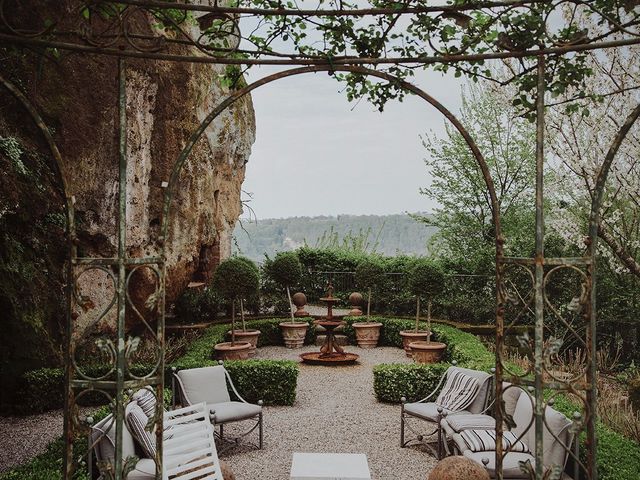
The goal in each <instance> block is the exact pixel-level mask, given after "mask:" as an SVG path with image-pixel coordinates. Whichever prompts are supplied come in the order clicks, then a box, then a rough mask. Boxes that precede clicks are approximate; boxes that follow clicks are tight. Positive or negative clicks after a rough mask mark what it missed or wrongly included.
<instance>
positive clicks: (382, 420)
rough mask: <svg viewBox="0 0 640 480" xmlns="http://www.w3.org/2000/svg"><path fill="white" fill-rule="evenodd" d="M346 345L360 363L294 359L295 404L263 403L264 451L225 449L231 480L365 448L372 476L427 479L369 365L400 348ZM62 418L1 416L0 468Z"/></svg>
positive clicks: (20, 458) (289, 354) (280, 472)
mask: <svg viewBox="0 0 640 480" xmlns="http://www.w3.org/2000/svg"><path fill="white" fill-rule="evenodd" d="M317 350H318V347H315V346H309V347H304V348H302V349H299V350H289V349H286V348H284V347H265V348H261V349H258V355H257V357H256V358H264V359H267V358H268V359H289V360H299V357H298V355H300V354H301V353H305V352H313V351H317ZM347 350H348V351H350V352H353V353H357V354H358V355H360V359H359V363H358V364H356V365H352V366H345V367H322V366H311V365H304V364H301V365H300V375H299V377H298V389H297V400H296V403H295V405H294V406H293V407H265V413H264V427H265V437H264V441H265V444H264V449H263V450H256V449H253V448H249V447H247V446H242V445H240V446H238V447H234V448H232V449H231V450H228V451H226V452H223V454H222V455H221V458H223V459H224V460H226V461H227V462H229V464H230V465H231V467H232V468H233V470H234V472H235V473H236V477H237V480H258V479H259V480H288V478H289V471H290V469H291V459H292V455H293V452H326V453H364V454H366V455H367V459H368V461H369V469H370V470H371V475H372V478H373V479H374V480H422V479H426V478H427V472H429V471H430V470H431V469H432V468H433V466H434V465H435V463H436V460H435V458H434V457H432V456H431V455H430V454H429V453H427V452H426V451H424V450H422V449H420V448H418V447H416V448H400V447H399V446H398V442H399V428H400V408H399V407H398V405H387V404H384V403H378V402H377V401H376V399H375V396H374V393H373V374H372V370H371V369H372V367H373V366H374V365H376V364H379V363H389V362H395V363H399V362H408V361H410V360H409V359H408V358H407V357H406V356H405V355H404V352H403V351H402V350H400V349H398V348H389V347H379V348H376V349H373V350H363V349H360V348H358V347H354V346H349V347H347ZM62 418H63V414H62V410H54V411H50V412H47V413H44V414H41V415H32V416H29V417H0V472H3V471H5V470H8V469H10V468H12V467H14V466H17V465H20V464H22V463H24V462H25V461H27V460H29V459H30V458H32V457H34V456H35V455H38V454H39V453H41V452H43V451H44V450H45V448H46V446H47V444H48V443H50V442H51V441H53V440H55V439H56V438H58V437H60V435H62ZM232 431H233V430H232V428H230V426H228V427H227V432H229V433H232ZM252 438H254V437H252Z"/></svg>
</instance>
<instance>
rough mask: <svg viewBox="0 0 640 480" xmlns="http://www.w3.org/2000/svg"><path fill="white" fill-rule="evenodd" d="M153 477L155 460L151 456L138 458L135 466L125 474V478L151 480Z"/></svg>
mask: <svg viewBox="0 0 640 480" xmlns="http://www.w3.org/2000/svg"><path fill="white" fill-rule="evenodd" d="M155 478H156V462H155V461H153V460H152V459H151V458H141V459H140V460H138V463H136V468H134V469H133V470H132V471H131V472H129V475H127V480H153V479H155Z"/></svg>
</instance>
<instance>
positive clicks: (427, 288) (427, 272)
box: [407, 259, 446, 298]
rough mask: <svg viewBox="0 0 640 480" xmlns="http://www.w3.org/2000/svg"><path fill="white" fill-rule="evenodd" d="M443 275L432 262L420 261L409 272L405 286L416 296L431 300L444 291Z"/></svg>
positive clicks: (440, 269) (439, 268)
mask: <svg viewBox="0 0 640 480" xmlns="http://www.w3.org/2000/svg"><path fill="white" fill-rule="evenodd" d="M445 278H446V277H445V274H444V270H443V269H442V267H441V266H440V265H439V264H438V263H436V262H435V261H433V260H428V259H422V260H419V261H417V262H416V264H415V265H414V266H413V267H412V268H411V269H410V270H409V272H408V278H407V286H408V287H409V291H410V292H411V293H412V294H413V295H416V296H420V297H427V298H433V297H435V296H437V295H440V293H442V291H443V290H444V284H445Z"/></svg>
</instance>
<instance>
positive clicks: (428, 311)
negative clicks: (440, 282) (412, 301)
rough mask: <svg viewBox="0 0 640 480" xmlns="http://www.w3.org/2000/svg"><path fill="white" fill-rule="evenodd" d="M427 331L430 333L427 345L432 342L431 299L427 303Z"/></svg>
mask: <svg viewBox="0 0 640 480" xmlns="http://www.w3.org/2000/svg"><path fill="white" fill-rule="evenodd" d="M427 331H428V332H429V336H428V337H427V343H429V342H431V298H429V301H428V302H427Z"/></svg>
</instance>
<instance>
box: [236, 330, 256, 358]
mask: <svg viewBox="0 0 640 480" xmlns="http://www.w3.org/2000/svg"><path fill="white" fill-rule="evenodd" d="M235 333H236V343H237V342H248V343H250V344H251V352H249V355H251V356H252V357H253V356H254V355H255V354H256V347H257V346H258V337H259V336H260V333H261V332H260V330H254V329H249V330H247V331H246V332H245V331H243V330H235ZM228 335H229V336H231V330H229V332H228Z"/></svg>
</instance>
